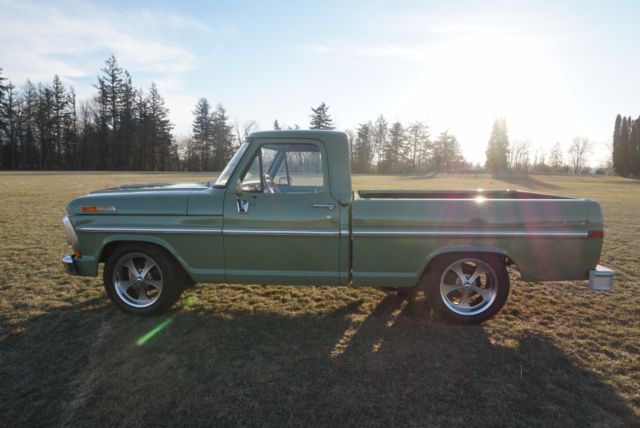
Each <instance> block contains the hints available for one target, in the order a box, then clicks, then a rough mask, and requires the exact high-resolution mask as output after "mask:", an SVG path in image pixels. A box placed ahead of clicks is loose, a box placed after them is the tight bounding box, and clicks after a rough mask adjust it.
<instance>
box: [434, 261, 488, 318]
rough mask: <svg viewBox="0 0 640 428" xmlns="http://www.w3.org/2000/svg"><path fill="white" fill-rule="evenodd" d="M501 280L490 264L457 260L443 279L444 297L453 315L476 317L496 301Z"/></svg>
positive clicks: (442, 292)
mask: <svg viewBox="0 0 640 428" xmlns="http://www.w3.org/2000/svg"><path fill="white" fill-rule="evenodd" d="M497 293H498V276H497V275H496V272H495V270H494V269H493V268H492V267H491V266H490V265H489V264H488V263H486V262H484V261H482V260H478V259H473V258H465V259H460V260H456V261H455V262H453V263H451V264H450V265H449V266H448V267H447V268H446V269H445V270H444V271H443V273H442V276H441V277H440V296H441V297H442V301H443V303H444V304H445V305H446V306H447V308H449V310H451V311H452V312H454V313H456V314H459V315H466V316H469V315H476V314H479V313H482V312H484V311H485V310H487V309H488V308H489V307H491V304H492V303H493V302H494V300H495V299H496V295H497Z"/></svg>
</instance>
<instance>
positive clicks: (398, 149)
mask: <svg viewBox="0 0 640 428" xmlns="http://www.w3.org/2000/svg"><path fill="white" fill-rule="evenodd" d="M405 143H406V136H405V133H404V128H403V127H402V123H400V122H394V123H393V125H391V129H389V138H388V139H385V140H384V142H383V143H382V144H383V145H382V156H381V161H380V163H379V164H378V171H380V172H382V173H390V172H397V171H398V169H399V168H400V165H401V163H402V154H403V153H404V147H405Z"/></svg>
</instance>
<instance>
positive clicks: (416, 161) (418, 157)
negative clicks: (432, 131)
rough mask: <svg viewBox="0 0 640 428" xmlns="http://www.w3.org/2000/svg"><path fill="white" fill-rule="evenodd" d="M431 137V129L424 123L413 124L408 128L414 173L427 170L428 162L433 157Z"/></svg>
mask: <svg viewBox="0 0 640 428" xmlns="http://www.w3.org/2000/svg"><path fill="white" fill-rule="evenodd" d="M429 137H430V135H429V127H428V126H427V124H426V123H424V122H420V121H417V122H413V123H412V124H411V125H409V127H408V128H407V141H408V146H409V153H410V155H409V158H410V159H411V170H412V171H417V170H419V169H423V170H424V169H426V168H427V166H428V165H427V161H428V159H429V158H430V156H431V149H432V147H431V141H430V139H429Z"/></svg>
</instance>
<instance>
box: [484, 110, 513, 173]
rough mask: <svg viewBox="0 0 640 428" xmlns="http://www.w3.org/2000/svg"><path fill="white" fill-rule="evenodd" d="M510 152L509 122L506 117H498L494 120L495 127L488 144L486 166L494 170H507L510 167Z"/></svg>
mask: <svg viewBox="0 0 640 428" xmlns="http://www.w3.org/2000/svg"><path fill="white" fill-rule="evenodd" d="M508 153H509V136H508V135H507V122H506V121H505V120H504V118H497V119H496V120H495V121H494V122H493V129H492V131H491V137H490V138H489V144H488V146H487V151H486V155H487V161H486V164H485V166H486V168H487V169H488V170H489V171H492V172H502V171H506V170H507V168H508V162H507V156H508Z"/></svg>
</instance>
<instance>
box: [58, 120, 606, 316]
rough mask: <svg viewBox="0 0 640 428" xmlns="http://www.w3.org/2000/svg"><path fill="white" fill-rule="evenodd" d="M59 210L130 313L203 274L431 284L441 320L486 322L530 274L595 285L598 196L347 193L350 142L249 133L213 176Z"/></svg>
mask: <svg viewBox="0 0 640 428" xmlns="http://www.w3.org/2000/svg"><path fill="white" fill-rule="evenodd" d="M67 211H68V215H67V216H65V217H64V219H63V225H64V231H65V234H66V237H67V240H68V242H69V244H70V245H71V246H72V248H73V255H70V256H66V257H64V258H63V263H64V265H65V267H66V269H67V271H68V272H70V273H72V274H77V275H86V276H97V275H98V265H99V264H100V263H104V272H103V277H104V286H105V288H106V291H107V293H108V294H109V296H110V298H111V299H112V301H113V302H114V303H115V304H116V305H117V306H118V307H120V308H121V309H123V310H124V311H126V312H128V313H132V314H157V313H160V312H162V311H164V310H166V309H167V308H169V307H170V306H171V305H172V304H173V303H175V301H176V300H177V299H178V298H179V296H180V293H181V292H182V291H183V290H184V289H185V288H186V287H189V286H191V285H193V284H195V283H197V282H207V283H229V284H291V285H343V286H351V287H365V286H368V287H378V288H381V289H384V290H386V291H388V292H395V293H398V294H399V295H404V296H409V297H411V296H414V295H415V293H416V291H419V290H422V291H424V292H425V293H426V295H427V299H428V301H429V302H430V304H431V306H432V307H433V309H434V311H436V312H437V313H438V314H439V315H440V316H441V317H443V318H445V319H447V320H449V321H452V322H458V323H465V324H470V323H479V322H483V321H485V320H487V319H489V318H491V317H493V316H494V315H495V314H496V313H497V312H498V311H499V310H500V308H501V307H502V306H503V305H504V304H505V302H506V300H507V296H508V294H509V275H508V273H507V266H513V267H515V268H516V269H517V270H518V271H519V272H520V275H521V276H522V279H523V280H524V281H563V280H589V285H590V286H591V288H593V289H606V290H608V289H611V288H612V283H613V271H611V270H610V269H607V268H604V267H602V266H599V265H598V260H599V258H600V252H601V249H602V241H603V238H604V229H603V220H602V213H601V211H600V207H599V205H598V203H596V202H594V201H591V200H588V199H574V198H566V197H559V196H551V195H543V194H538V193H530V192H522V191H513V190H504V191H503V190H499V191H495V190H490V191H482V190H477V191H476V190H453V191H433V190H420V191H416V190H398V191H392V190H360V191H353V190H352V189H351V171H350V162H349V149H348V142H347V137H346V135H345V134H344V133H342V132H336V131H315V130H312V131H268V132H256V133H253V134H251V135H250V136H249V137H248V138H247V139H246V141H244V142H243V143H242V145H241V146H240V147H239V149H238V151H237V153H236V154H235V155H234V156H233V158H232V159H231V160H230V161H229V164H228V165H227V166H226V168H225V169H224V171H222V173H221V174H220V176H219V177H218V178H217V180H216V181H215V182H211V183H206V184H150V185H130V186H121V187H119V188H114V189H107V190H102V191H97V192H94V193H90V194H88V195H85V196H81V197H78V198H76V199H74V200H72V201H71V202H70V203H69V205H68V206H67Z"/></svg>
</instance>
